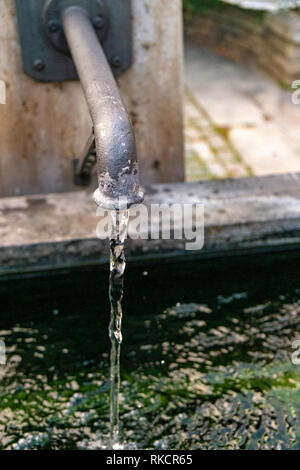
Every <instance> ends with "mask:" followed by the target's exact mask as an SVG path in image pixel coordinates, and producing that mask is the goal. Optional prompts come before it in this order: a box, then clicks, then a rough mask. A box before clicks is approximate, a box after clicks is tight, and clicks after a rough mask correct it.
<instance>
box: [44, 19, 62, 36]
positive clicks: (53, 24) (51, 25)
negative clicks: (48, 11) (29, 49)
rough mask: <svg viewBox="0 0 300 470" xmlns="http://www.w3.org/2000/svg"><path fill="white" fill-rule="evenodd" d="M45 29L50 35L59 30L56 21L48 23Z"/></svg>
mask: <svg viewBox="0 0 300 470" xmlns="http://www.w3.org/2000/svg"><path fill="white" fill-rule="evenodd" d="M47 28H48V31H49V32H50V33H56V32H57V31H59V29H60V24H59V23H57V21H53V20H51V21H49V22H48V24H47Z"/></svg>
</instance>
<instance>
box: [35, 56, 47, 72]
mask: <svg viewBox="0 0 300 470" xmlns="http://www.w3.org/2000/svg"><path fill="white" fill-rule="evenodd" d="M33 67H34V69H35V70H37V71H38V72H41V71H42V70H44V68H45V63H44V61H43V60H42V59H36V60H35V61H34V62H33Z"/></svg>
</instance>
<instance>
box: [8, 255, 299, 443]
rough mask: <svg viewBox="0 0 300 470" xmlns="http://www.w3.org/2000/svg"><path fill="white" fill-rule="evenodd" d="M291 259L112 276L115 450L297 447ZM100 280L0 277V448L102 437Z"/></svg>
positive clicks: (103, 313)
mask: <svg viewBox="0 0 300 470" xmlns="http://www.w3.org/2000/svg"><path fill="white" fill-rule="evenodd" d="M299 258H300V256H299V253H292V254H291V255H289V256H285V255H278V256H276V257H274V256H270V255H259V256H248V257H244V258H240V259H238V258H236V259H232V260H222V259H219V260H214V261H201V262H197V261H196V260H195V261H194V262H190V263H176V262H172V263H167V262H166V261H163V262H161V263H160V264H153V265H150V264H149V265H148V266H146V264H145V263H140V264H139V265H135V266H133V264H132V263H129V266H128V271H127V276H126V279H125V296H124V302H123V305H124V323H123V332H124V334H123V344H122V355H121V394H120V421H121V423H120V424H121V438H122V440H123V441H124V442H126V444H125V446H129V447H130V446H132V447H136V448H151V449H153V448H157V449H163V448H168V449H270V448H272V449H273V448H275V449H300V390H299V386H300V365H294V364H293V363H292V361H291V355H292V353H293V349H292V342H293V341H294V340H295V339H298V338H300V315H299V312H300V279H299V268H298V266H299ZM107 275H108V272H103V271H101V270H100V269H98V270H97V269H93V270H92V269H91V270H88V269H85V270H84V271H81V272H72V273H61V274H57V275H53V276H42V277H39V278H33V279H26V280H24V279H23V280H11V281H7V282H1V283H0V301H1V320H0V339H4V340H5V343H6V349H7V356H8V362H7V365H6V366H0V378H1V382H0V449H11V448H14V449H29V448H33V449H76V448H80V449H86V448H101V447H105V446H106V445H107V444H105V443H107V442H108V438H109V412H110V410H109V408H110V405H109V402H110V382H109V380H108V378H109V350H110V341H109V338H108V335H107V326H108V321H109V300H108V296H107V289H108V281H107V278H108V276H107Z"/></svg>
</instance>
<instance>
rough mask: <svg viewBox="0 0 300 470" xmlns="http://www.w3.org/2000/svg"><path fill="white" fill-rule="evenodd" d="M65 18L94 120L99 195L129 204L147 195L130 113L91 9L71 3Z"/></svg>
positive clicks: (110, 205) (113, 203)
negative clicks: (107, 57) (141, 174)
mask: <svg viewBox="0 0 300 470" xmlns="http://www.w3.org/2000/svg"><path fill="white" fill-rule="evenodd" d="M62 22H63V28H64V32H65V36H66V38H67V41H68V45H69V48H70V51H71V54H72V57H73V60H74V63H75V66H76V69H77V72H78V75H79V78H80V81H81V84H82V88H83V91H84V94H85V97H86V100H87V103H88V106H89V109H90V113H91V117H92V121H93V126H94V134H95V141H96V152H97V171H98V183H99V188H98V189H97V191H96V192H95V200H96V202H97V204H98V205H100V206H102V207H103V208H105V209H116V210H120V209H126V208H128V207H130V206H131V205H133V204H138V203H140V202H142V201H143V192H142V190H141V187H140V184H139V173H138V164H137V153H136V145H135V138H134V133H133V129H132V125H131V122H130V119H129V116H128V113H127V111H126V109H125V106H124V104H123V102H122V99H121V97H120V93H119V89H118V86H117V83H116V81H115V78H114V76H113V74H112V71H111V69H110V66H109V64H108V62H107V59H106V57H105V54H104V52H103V50H102V47H101V44H100V42H99V40H98V37H97V35H96V33H95V31H94V28H93V25H92V23H91V20H90V19H89V16H88V13H87V11H86V10H85V9H84V8H82V7H79V6H70V7H68V8H66V9H65V10H64V11H63V13H62Z"/></svg>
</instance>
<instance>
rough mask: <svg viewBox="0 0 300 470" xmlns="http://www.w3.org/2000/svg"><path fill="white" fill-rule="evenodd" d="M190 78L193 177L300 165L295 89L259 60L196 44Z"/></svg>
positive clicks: (189, 60)
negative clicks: (240, 59)
mask: <svg viewBox="0 0 300 470" xmlns="http://www.w3.org/2000/svg"><path fill="white" fill-rule="evenodd" d="M299 79H300V77H299ZM185 84H186V90H185V136H186V178H187V180H188V181H196V180H198V179H199V178H206V179H214V178H228V177H243V176H251V175H268V174H277V173H283V172H298V171H300V152H299V149H300V134H299V121H300V106H297V105H294V104H292V101H291V98H292V92H293V91H294V90H292V89H290V90H286V89H283V88H281V87H280V86H279V85H278V83H276V81H275V80H273V79H272V78H271V77H269V76H268V75H267V74H266V73H264V72H263V71H261V70H259V69H257V68H256V67H254V66H250V65H248V66H245V65H240V64H238V63H233V62H231V61H230V60H228V59H226V58H224V57H220V56H218V55H216V54H215V53H214V52H213V51H211V50H209V49H205V48H200V47H197V46H193V45H190V44H186V47H185ZM217 141H219V143H218V144H216V142H217ZM220 141H222V142H220ZM211 150H212V151H211Z"/></svg>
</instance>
